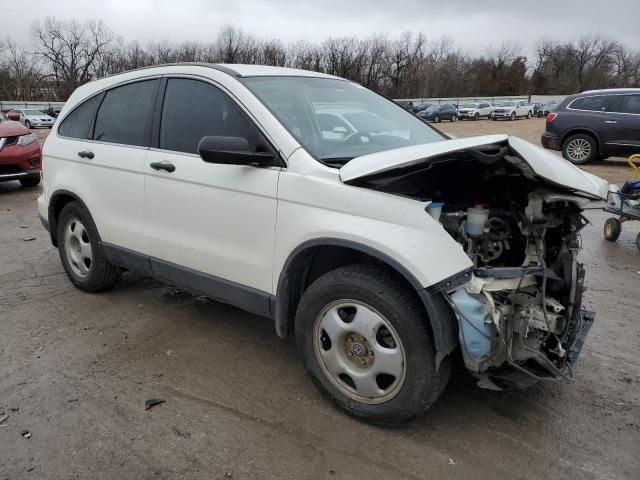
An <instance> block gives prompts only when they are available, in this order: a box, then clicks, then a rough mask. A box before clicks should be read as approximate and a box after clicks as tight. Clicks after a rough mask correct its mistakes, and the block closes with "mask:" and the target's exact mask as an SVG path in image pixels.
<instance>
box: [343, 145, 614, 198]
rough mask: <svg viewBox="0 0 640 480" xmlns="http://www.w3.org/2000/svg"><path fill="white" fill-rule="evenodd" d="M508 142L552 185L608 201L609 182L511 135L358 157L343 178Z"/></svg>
mask: <svg viewBox="0 0 640 480" xmlns="http://www.w3.org/2000/svg"><path fill="white" fill-rule="evenodd" d="M504 143H507V144H508V145H509V147H510V148H511V149H512V150H513V151H514V152H515V153H516V154H517V155H518V156H520V157H521V158H522V159H523V160H524V161H525V162H526V163H527V164H528V165H529V167H530V168H531V169H532V170H533V171H534V172H535V174H536V175H537V176H538V177H540V178H542V179H545V180H547V181H549V182H551V183H554V184H557V185H559V186H563V187H566V188H569V189H571V190H573V191H576V192H582V193H586V194H588V195H591V196H594V197H597V198H600V199H603V200H604V199H606V198H607V191H608V189H609V182H607V181H606V180H604V179H602V178H600V177H597V176H595V175H592V174H590V173H587V172H584V171H582V170H580V169H579V168H578V167H576V166H575V165H573V164H572V163H571V162H568V161H567V160H565V159H564V158H562V157H560V156H559V155H556V154H554V153H552V152H550V151H549V150H545V149H544V148H542V147H539V146H537V145H534V144H532V143H530V142H527V141H526V140H523V139H521V138H518V137H513V136H511V135H482V136H477V137H469V138H457V139H452V140H444V141H441V142H434V143H427V144H424V145H415V146H412V147H403V148H396V149H393V150H386V151H383V152H378V153H372V154H369V155H363V156H361V157H356V158H354V159H353V160H351V161H350V162H349V163H347V164H346V165H344V166H343V167H342V168H340V179H341V180H342V181H343V182H344V183H350V182H352V181H354V180H357V179H362V178H364V177H368V176H371V175H377V174H380V173H383V172H385V171H388V170H393V169H397V168H403V167H411V166H414V165H417V164H420V163H428V162H429V160H430V159H431V158H432V157H437V156H439V155H443V154H446V153H451V152H455V151H460V150H469V149H474V148H479V147H483V146H486V145H492V144H504Z"/></svg>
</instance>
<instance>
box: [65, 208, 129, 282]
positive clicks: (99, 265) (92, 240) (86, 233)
mask: <svg viewBox="0 0 640 480" xmlns="http://www.w3.org/2000/svg"><path fill="white" fill-rule="evenodd" d="M57 235H58V237H57V238H58V252H59V253H60V260H61V261H62V266H63V267H64V270H65V272H66V274H67V277H69V280H71V282H72V283H73V284H74V285H75V286H76V287H78V288H79V289H80V290H83V291H85V292H99V291H102V290H106V289H108V288H111V287H112V286H113V284H114V283H115V282H116V280H117V277H118V269H117V268H116V267H115V266H114V265H112V264H111V263H109V261H108V260H107V258H106V256H105V255H104V252H103V251H102V247H101V246H100V236H99V235H98V229H97V228H96V226H95V223H94V222H93V219H92V218H91V215H90V214H89V212H88V211H87V209H86V208H84V207H83V206H82V205H81V204H80V203H79V202H70V203H68V204H67V205H65V206H64V208H63V209H62V212H60V216H59V217H58V228H57ZM67 246H68V247H69V248H67ZM87 260H88V261H87Z"/></svg>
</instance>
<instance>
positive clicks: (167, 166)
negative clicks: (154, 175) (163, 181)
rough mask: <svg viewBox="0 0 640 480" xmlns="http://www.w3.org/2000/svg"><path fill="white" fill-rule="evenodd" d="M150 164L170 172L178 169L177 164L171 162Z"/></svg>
mask: <svg viewBox="0 0 640 480" xmlns="http://www.w3.org/2000/svg"><path fill="white" fill-rule="evenodd" d="M149 166H150V167H151V168H153V169H154V170H165V171H167V172H169V173H171V172H174V171H175V170H176V166H175V165H174V164H173V163H169V162H152V163H150V164H149Z"/></svg>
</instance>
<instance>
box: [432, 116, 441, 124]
mask: <svg viewBox="0 0 640 480" xmlns="http://www.w3.org/2000/svg"><path fill="white" fill-rule="evenodd" d="M433 122H434V123H440V117H439V116H438V115H436V116H435V117H433Z"/></svg>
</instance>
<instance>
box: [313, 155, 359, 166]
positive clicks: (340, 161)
mask: <svg viewBox="0 0 640 480" xmlns="http://www.w3.org/2000/svg"><path fill="white" fill-rule="evenodd" d="M350 160H353V157H329V158H321V159H320V161H321V162H322V163H324V164H325V165H329V166H330V167H333V166H339V167H341V166H343V165H344V164H345V163H347V162H349V161H350Z"/></svg>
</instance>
